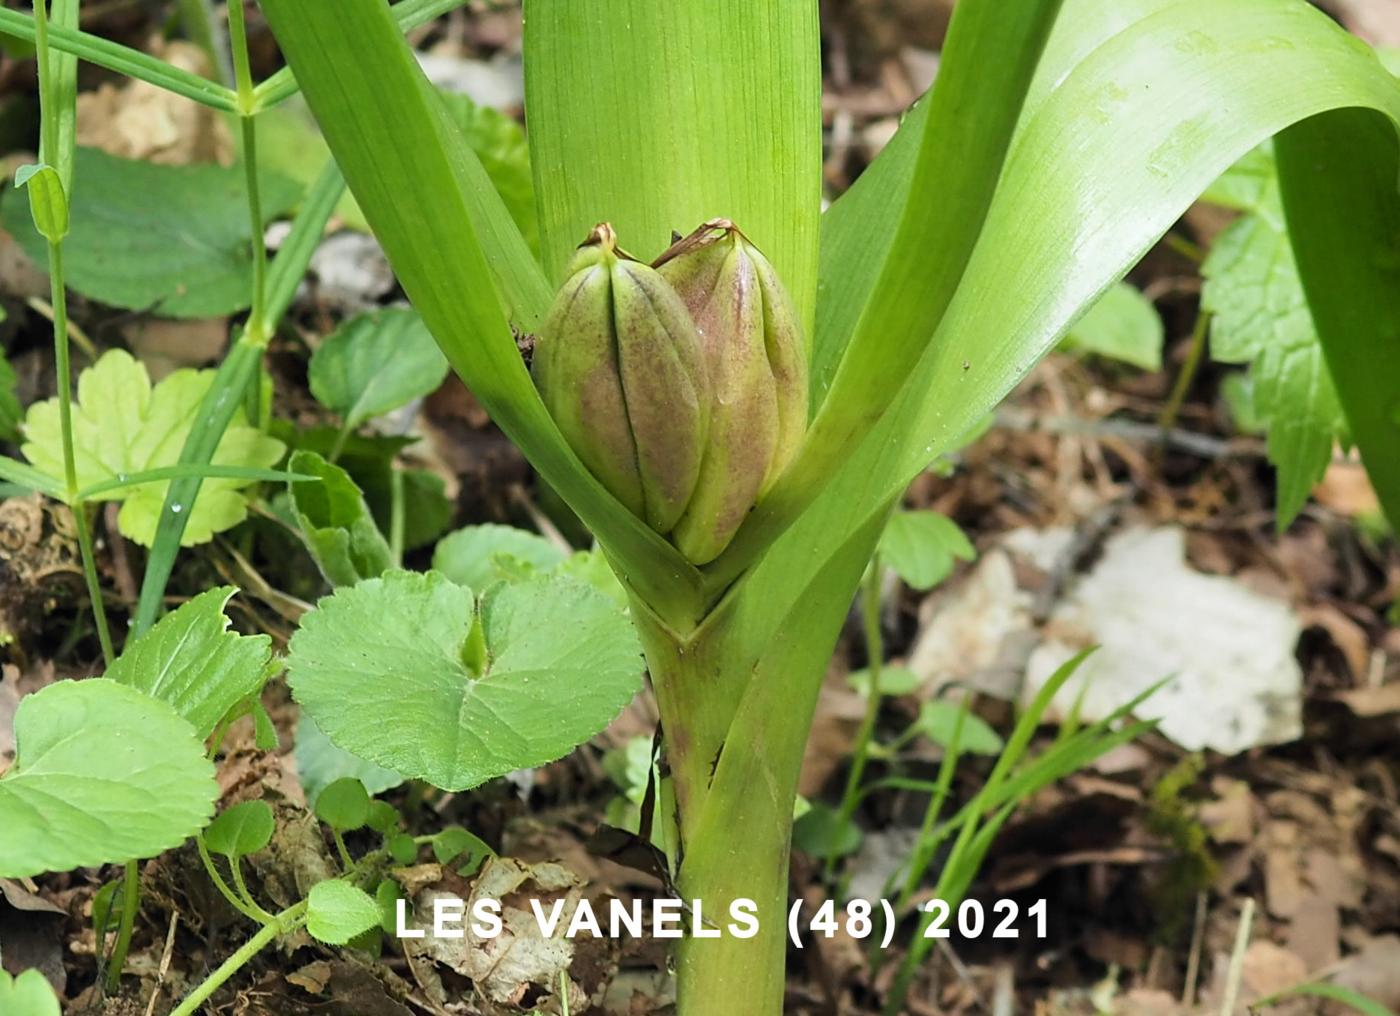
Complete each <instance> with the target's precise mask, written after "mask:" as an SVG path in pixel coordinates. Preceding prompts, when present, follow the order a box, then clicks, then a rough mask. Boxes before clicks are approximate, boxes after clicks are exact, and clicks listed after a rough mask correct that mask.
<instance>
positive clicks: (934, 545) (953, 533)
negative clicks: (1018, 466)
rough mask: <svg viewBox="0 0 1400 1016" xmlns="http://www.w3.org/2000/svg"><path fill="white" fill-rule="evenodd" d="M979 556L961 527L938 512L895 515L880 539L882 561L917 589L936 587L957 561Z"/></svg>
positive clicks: (900, 513) (897, 513) (898, 513)
mask: <svg viewBox="0 0 1400 1016" xmlns="http://www.w3.org/2000/svg"><path fill="white" fill-rule="evenodd" d="M976 556H977V551H976V550H975V549H974V548H973V546H972V544H971V543H970V542H968V539H967V537H966V536H965V535H964V534H963V531H962V530H961V529H959V528H958V524H957V523H956V522H954V521H953V520H952V519H950V518H948V517H947V516H946V515H940V514H939V513H938V512H930V511H917V512H896V513H895V515H894V517H893V518H891V519H890V522H889V525H888V526H886V527H885V533H884V535H883V536H881V537H880V559H881V560H882V561H884V563H885V564H887V565H889V566H890V567H891V568H893V569H894V570H895V571H896V572H897V573H898V574H899V577H900V578H902V579H903V580H904V581H905V582H907V583H908V584H909V585H910V587H911V588H914V589H931V588H933V587H934V586H936V585H938V583H940V582H942V581H943V580H944V579H946V578H947V577H948V574H949V572H951V571H952V570H953V562H954V561H955V560H962V561H971V560H972V559H973V558H974V557H976Z"/></svg>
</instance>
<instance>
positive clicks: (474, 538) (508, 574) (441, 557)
mask: <svg viewBox="0 0 1400 1016" xmlns="http://www.w3.org/2000/svg"><path fill="white" fill-rule="evenodd" d="M564 557H565V555H564V552H563V551H562V550H560V549H559V548H558V546H556V545H555V544H554V543H553V542H551V541H550V540H546V539H545V538H544V537H543V536H539V535H538V534H536V533H530V532H526V531H525V530H524V529H516V528H515V527H514V526H502V525H497V524H495V523H486V524H484V525H480V526H467V527H466V528H464V529H459V530H457V531H456V532H455V533H451V534H449V535H448V536H445V537H443V538H442V539H441V540H440V541H438V545H437V547H435V548H434V549H433V569H434V570H435V571H440V572H442V573H443V574H444V575H446V576H447V577H448V578H449V579H451V580H452V581H453V582H455V583H457V584H458V585H459V586H466V587H467V588H468V589H486V588H487V587H488V586H491V585H493V584H494V583H496V582H499V581H501V580H502V579H506V578H518V577H522V573H523V574H529V573H530V572H532V571H540V572H547V571H550V570H551V569H553V568H556V567H558V566H559V565H561V564H563V563H564Z"/></svg>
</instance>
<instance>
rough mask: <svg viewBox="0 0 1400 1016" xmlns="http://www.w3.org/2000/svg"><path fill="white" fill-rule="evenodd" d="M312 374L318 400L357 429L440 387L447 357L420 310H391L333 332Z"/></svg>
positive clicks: (320, 350) (314, 356) (313, 391)
mask: <svg viewBox="0 0 1400 1016" xmlns="http://www.w3.org/2000/svg"><path fill="white" fill-rule="evenodd" d="M308 376H309V380H310V383H311V394H312V395H314V396H316V400H317V401H318V402H320V403H321V405H323V406H325V407H326V408H327V409H331V410H334V411H335V412H336V413H338V414H340V417H341V419H343V420H344V421H345V426H347V427H350V428H354V427H358V426H359V425H360V424H362V423H364V422H365V421H366V420H369V419H372V418H373V417H376V416H382V415H383V414H385V413H388V412H391V411H393V410H395V409H398V408H399V407H400V406H403V405H406V404H408V403H409V402H411V401H413V400H414V399H416V398H421V397H422V396H424V395H427V394H428V393H429V392H431V391H433V390H434V389H435V388H437V386H438V385H440V384H442V379H443V378H445V377H446V376H447V358H446V357H445V356H443V355H442V350H441V349H439V348H438V344H437V343H436V342H435V341H433V337H432V335H430V334H429V333H428V329H427V327H426V326H425V325H424V324H423V319H422V318H420V317H419V316H418V314H417V312H416V311H413V310H411V309H409V308H407V307H389V308H386V309H385V310H380V311H375V312H374V313H371V314H362V315H360V316H359V317H356V318H351V319H350V320H349V321H347V322H345V323H344V324H343V325H341V326H340V327H339V328H337V329H336V330H335V331H334V332H332V333H331V335H330V336H329V337H328V338H327V339H326V341H325V342H323V343H321V345H320V346H318V347H317V349H316V352H315V353H313V354H312V356H311V363H310V366H309V367H308Z"/></svg>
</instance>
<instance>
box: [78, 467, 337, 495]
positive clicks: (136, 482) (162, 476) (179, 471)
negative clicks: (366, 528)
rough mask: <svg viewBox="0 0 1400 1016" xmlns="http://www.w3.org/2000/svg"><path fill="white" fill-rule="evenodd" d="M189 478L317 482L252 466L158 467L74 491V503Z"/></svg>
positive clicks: (300, 475) (302, 475)
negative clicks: (76, 497) (120, 491)
mask: <svg viewBox="0 0 1400 1016" xmlns="http://www.w3.org/2000/svg"><path fill="white" fill-rule="evenodd" d="M190 478H198V479H201V480H209V479H223V480H249V481H261V482H265V483H300V482H301V481H303V480H319V479H320V477H318V476H308V475H307V474H306V473H289V472H286V471H284V470H281V469H259V468H257V467H256V466H216V465H214V464H212V463H184V464H177V465H174V466H159V467H157V468H155V469H143V470H141V471H140V472H137V473H130V474H127V475H124V476H117V477H113V478H112V479H110V480H103V481H102V482H101V483H94V484H93V485H92V486H90V487H85V488H84V489H82V490H80V491H78V499H79V500H81V501H89V500H91V499H93V498H95V497H103V496H105V495H108V494H113V493H116V492H117V491H119V490H130V489H131V488H132V487H139V486H141V485H142V484H143V483H159V482H161V481H163V480H185V479H190Z"/></svg>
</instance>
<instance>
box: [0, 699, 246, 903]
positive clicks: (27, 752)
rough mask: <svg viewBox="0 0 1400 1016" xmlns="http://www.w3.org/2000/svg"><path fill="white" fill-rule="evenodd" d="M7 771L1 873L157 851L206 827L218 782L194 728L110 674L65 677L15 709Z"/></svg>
mask: <svg viewBox="0 0 1400 1016" xmlns="http://www.w3.org/2000/svg"><path fill="white" fill-rule="evenodd" d="M15 746H16V756H15V763H14V765H13V766H11V767H10V770H9V771H8V772H7V773H5V775H4V776H3V777H0V875H3V876H5V877H7V878H22V877H26V876H31V875H37V874H39V873H41V872H45V871H67V870H69V869H70V868H79V867H90V866H93V865H98V864H108V863H116V862H121V861H129V860H133V859H135V858H140V857H154V856H155V855H156V854H159V853H160V852H161V851H163V850H168V849H170V848H172V847H176V846H179V845H180V844H181V843H182V842H184V840H185V839H186V837H188V836H190V835H192V834H193V833H195V832H197V831H198V830H199V829H201V828H202V827H203V826H204V824H205V822H207V821H208V820H209V816H210V815H211V814H212V813H213V810H214V800H215V798H217V797H218V794H219V788H218V785H217V784H216V783H215V782H214V767H213V765H212V764H211V763H210V762H209V760H208V759H206V758H205V757H204V745H203V744H202V743H201V742H200V741H199V739H198V738H197V737H195V733H194V730H193V729H192V728H191V727H190V725H189V723H187V722H186V721H185V720H184V719H182V718H180V717H179V716H177V715H176V714H175V712H174V711H173V710H172V709H171V708H170V707H169V706H168V705H166V704H165V703H163V702H159V701H157V700H155V699H153V698H150V697H148V696H146V695H143V694H142V693H141V692H139V691H136V690H135V689H134V688H128V687H126V686H125V685H120V684H117V683H116V682H115V681H109V680H107V679H105V678H90V679H88V680H85V681H59V682H57V683H56V684H51V685H49V686H48V687H47V688H45V689H43V690H42V691H38V692H35V693H34V694H33V695H28V696H26V697H25V698H24V699H23V700H22V701H21V702H20V704H19V709H18V711H17V712H16V713H15Z"/></svg>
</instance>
